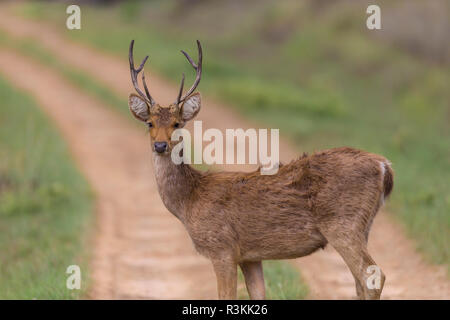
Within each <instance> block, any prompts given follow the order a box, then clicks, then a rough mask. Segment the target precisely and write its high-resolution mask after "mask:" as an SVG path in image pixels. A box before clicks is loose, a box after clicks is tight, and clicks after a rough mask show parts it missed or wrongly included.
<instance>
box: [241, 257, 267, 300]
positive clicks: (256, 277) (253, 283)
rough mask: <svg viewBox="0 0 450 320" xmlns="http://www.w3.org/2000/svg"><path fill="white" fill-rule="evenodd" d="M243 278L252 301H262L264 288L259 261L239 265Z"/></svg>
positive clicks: (264, 292) (264, 296) (264, 293)
mask: <svg viewBox="0 0 450 320" xmlns="http://www.w3.org/2000/svg"><path fill="white" fill-rule="evenodd" d="M239 266H240V267H241V270H242V273H243V274H244V278H245V285H246V286H247V291H248V294H249V296H250V299H252V300H264V299H265V298H266V288H265V285H264V274H263V267H262V262H261V261H247V262H241V263H240V264H239Z"/></svg>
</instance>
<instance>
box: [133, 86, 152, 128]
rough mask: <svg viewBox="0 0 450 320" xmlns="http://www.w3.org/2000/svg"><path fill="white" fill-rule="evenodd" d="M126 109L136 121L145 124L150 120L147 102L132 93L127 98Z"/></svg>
mask: <svg viewBox="0 0 450 320" xmlns="http://www.w3.org/2000/svg"><path fill="white" fill-rule="evenodd" d="M128 107H129V108H130V111H131V113H132V114H133V116H135V117H136V119H138V120H141V121H144V122H145V121H147V120H148V119H149V118H150V110H149V108H148V105H147V102H145V101H144V100H143V99H142V98H141V97H139V96H138V95H136V94H134V93H132V94H130V97H129V98H128Z"/></svg>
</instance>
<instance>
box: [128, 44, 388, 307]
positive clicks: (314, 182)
mask: <svg viewBox="0 0 450 320" xmlns="http://www.w3.org/2000/svg"><path fill="white" fill-rule="evenodd" d="M133 46H134V40H133V41H131V44H130V47H129V63H130V73H131V80H132V84H133V86H134V88H135V90H136V92H137V94H136V93H131V94H130V96H129V99H128V105H129V109H130V111H131V113H132V115H133V116H134V117H135V118H136V119H138V120H139V121H142V122H144V123H145V124H146V125H147V126H148V128H149V129H148V132H149V137H150V143H151V151H152V158H153V168H154V175H155V179H156V183H157V187H158V192H159V195H160V197H161V199H162V202H163V203H164V205H165V206H166V208H167V210H168V211H169V212H170V213H172V214H173V215H174V216H175V217H176V218H178V219H179V220H180V221H181V223H182V224H183V225H184V227H185V229H186V230H187V232H188V234H189V236H190V238H191V240H192V242H193V245H194V247H195V249H196V250H197V251H198V253H200V254H201V255H203V256H205V257H207V258H208V259H209V260H210V261H211V263H212V266H213V269H214V272H215V275H216V279H217V290H218V297H219V299H230V300H234V299H236V297H237V268H238V266H239V267H240V268H241V270H242V273H243V275H244V279H245V284H246V288H247V291H248V294H249V297H250V299H256V300H259V299H265V283H264V274H263V265H262V261H263V260H276V259H294V258H300V257H304V256H307V255H310V254H312V253H314V252H315V251H317V250H319V249H323V248H325V246H326V245H327V244H330V245H331V246H332V247H334V249H335V250H336V251H337V252H338V253H339V254H340V256H341V257H342V258H343V260H344V262H345V263H346V264H347V266H348V268H349V269H350V271H351V273H352V275H353V277H354V280H355V288H356V294H357V297H358V298H359V299H380V295H381V291H382V289H383V286H384V282H385V279H386V277H385V275H384V273H383V272H382V270H381V269H380V268H379V267H378V266H377V265H376V263H375V261H374V260H373V259H372V257H371V256H370V255H369V253H368V250H367V242H368V237H369V231H370V228H371V225H372V222H373V220H374V218H375V216H376V214H377V212H378V211H379V209H380V207H381V206H382V205H383V203H384V201H385V199H386V198H387V197H388V196H389V195H390V193H391V191H392V189H393V177H394V173H393V170H392V168H391V163H390V162H389V161H388V160H387V159H386V158H384V157H382V156H380V155H377V154H372V153H369V152H365V151H362V150H358V149H354V148H350V147H340V148H334V149H329V150H324V151H316V152H314V153H312V154H310V155H308V154H306V153H304V154H303V155H301V156H299V157H298V158H297V159H295V160H292V161H291V162H290V163H288V164H285V165H280V167H279V170H278V172H277V173H276V174H273V175H262V174H260V173H259V172H258V170H256V171H253V172H224V171H206V172H205V171H199V170H197V169H195V168H193V167H192V166H191V165H189V164H185V163H183V162H182V163H181V164H175V163H174V162H173V161H172V159H171V156H170V153H171V150H173V148H174V146H175V145H177V144H178V143H181V142H180V141H172V140H171V136H172V134H173V132H174V131H175V130H177V129H178V128H183V127H184V126H185V125H186V123H187V122H188V121H190V120H192V119H193V118H194V117H195V116H196V115H197V114H198V113H199V111H200V108H201V104H202V98H201V95H200V93H199V92H194V91H195V90H196V88H197V86H198V84H199V83H200V79H201V76H202V58H203V53H202V46H201V44H200V42H199V41H198V40H197V48H198V62H194V60H193V59H192V58H191V57H190V56H189V55H188V54H187V53H186V52H185V51H183V50H181V53H182V54H183V55H184V56H185V57H186V59H187V60H188V62H189V63H190V65H191V66H192V67H193V68H194V70H195V73H196V77H195V80H194V83H193V85H192V86H191V88H190V89H189V90H187V92H186V93H185V94H183V87H184V80H185V76H184V74H183V75H182V79H181V85H180V89H179V92H178V95H177V98H176V100H175V101H174V102H173V103H171V104H170V105H165V106H163V105H159V104H158V103H156V101H155V100H154V99H153V98H152V96H151V94H150V92H149V90H148V87H147V84H146V80H145V75H144V72H142V83H143V86H144V90H145V93H144V92H143V91H142V90H141V89H140V87H139V83H138V75H139V73H140V72H141V71H142V70H143V68H144V64H145V63H146V61H147V59H148V56H146V57H145V58H144V59H143V61H142V63H141V64H140V66H139V67H138V68H137V69H136V68H135V65H134V58H133ZM374 267H375V268H377V270H378V271H379V272H378V274H377V275H378V285H369V284H368V283H369V282H370V277H371V276H372V274H371V273H370V272H369V270H371V269H370V268H374ZM375 284H376V282H375Z"/></svg>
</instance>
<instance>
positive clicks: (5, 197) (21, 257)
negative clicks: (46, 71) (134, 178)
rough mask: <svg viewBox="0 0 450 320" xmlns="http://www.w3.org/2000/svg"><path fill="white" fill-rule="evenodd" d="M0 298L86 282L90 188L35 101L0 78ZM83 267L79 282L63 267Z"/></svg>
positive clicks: (47, 293)
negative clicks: (70, 278) (71, 280)
mask: <svg viewBox="0 0 450 320" xmlns="http://www.w3.org/2000/svg"><path fill="white" fill-rule="evenodd" d="M0 101H2V106H1V108H0V252H1V255H0V299H73V298H78V297H80V296H81V295H82V294H83V293H84V292H85V291H84V289H86V284H87V281H88V273H87V270H86V268H85V262H86V257H87V256H86V255H87V251H86V250H85V246H84V244H85V241H87V234H88V231H89V229H90V228H89V224H90V221H91V220H90V218H91V215H90V213H91V209H92V201H91V198H92V197H91V193H90V190H89V187H88V184H87V183H86V181H85V180H84V179H83V177H82V176H81V175H80V173H79V172H78V171H77V169H76V168H75V166H74V164H73V161H72V159H71V157H70V155H69V152H68V150H67V147H66V145H65V144H64V143H63V141H62V139H61V138H60V137H59V135H58V134H57V133H56V130H55V128H54V127H53V126H52V125H51V124H50V122H49V121H48V120H47V119H46V117H45V116H44V115H43V114H42V113H41V112H40V111H39V109H38V107H37V106H36V104H35V102H34V101H33V100H31V99H30V98H29V97H28V96H25V95H23V94H21V93H19V92H18V91H16V90H14V89H13V88H11V86H10V85H9V84H7V83H6V82H5V80H3V79H2V78H0ZM72 264H76V265H79V266H80V267H81V270H82V290H68V289H67V288H66V279H67V277H68V276H69V275H68V274H66V269H67V267H68V266H69V265H72Z"/></svg>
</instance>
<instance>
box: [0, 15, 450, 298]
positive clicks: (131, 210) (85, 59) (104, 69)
mask: <svg viewBox="0 0 450 320" xmlns="http://www.w3.org/2000/svg"><path fill="white" fill-rule="evenodd" d="M4 12H5V11H4V10H2V11H1V12H0V29H2V30H4V31H7V32H8V33H9V34H10V35H12V36H14V37H25V36H29V37H32V38H34V39H36V40H38V41H39V42H40V43H41V45H43V46H45V47H46V48H47V49H48V50H50V51H51V52H52V54H54V55H55V56H56V57H57V58H58V59H60V60H61V61H64V62H65V63H67V64H70V65H72V66H73V67H76V68H78V69H80V70H82V71H84V72H86V73H88V74H90V75H91V76H92V77H93V78H95V79H96V80H98V81H99V82H102V83H104V84H105V85H107V86H109V87H110V88H112V89H113V90H115V91H116V92H118V93H119V94H121V95H123V96H127V95H128V94H129V93H130V92H132V88H131V84H130V80H129V70H128V66H127V62H126V60H125V58H126V52H125V53H124V57H123V59H120V58H117V57H113V56H109V55H107V54H104V53H100V52H98V51H96V50H93V49H92V48H89V47H86V46H83V45H80V44H75V43H72V42H70V41H69V40H67V39H66V38H64V37H63V36H61V35H60V34H58V33H57V32H55V31H54V30H53V29H51V28H49V27H47V26H45V25H42V24H37V23H35V22H30V21H26V20H23V19H19V18H16V17H11V16H8V15H7V14H5V13H4ZM136 54H137V56H138V57H141V56H142V55H143V54H144V53H143V52H139V51H138V50H136ZM181 58H182V57H180V59H181ZM19 68H21V69H19ZM19 70H20V71H21V72H18V71H19ZM25 70H28V71H27V72H25ZM30 70H31V71H32V72H30ZM0 72H2V73H5V74H6V75H7V77H8V78H10V80H11V81H13V83H15V84H16V85H17V86H19V87H23V88H24V89H26V90H28V91H30V92H31V93H32V94H33V95H35V96H36V97H37V99H38V101H39V102H40V103H41V104H42V105H43V106H45V109H46V111H48V113H49V114H50V115H51V116H52V117H53V118H54V120H55V121H56V122H57V123H58V125H59V126H60V128H61V130H62V132H63V134H64V136H65V137H66V138H67V140H68V141H69V143H70V145H71V147H72V149H73V153H74V155H75V157H76V159H77V160H78V162H79V163H80V165H81V167H82V168H83V170H84V172H85V174H86V176H87V177H88V178H89V179H90V181H91V183H92V185H93V187H94V190H96V192H97V194H98V198H97V199H98V211H99V212H98V226H99V230H98V235H99V236H98V239H97V242H96V250H95V252H96V255H95V256H96V259H95V263H94V265H93V269H94V274H93V278H94V283H93V286H92V288H93V291H92V292H91V297H93V298H177V297H184V298H193V299H194V298H206V297H208V298H211V297H215V296H216V294H215V292H214V290H215V280H214V278H213V274H212V269H211V267H210V266H209V264H208V262H207V261H206V260H205V259H203V258H202V257H200V256H198V255H197V254H196V253H195V252H194V250H193V247H192V245H191V243H190V240H189V239H188V237H187V234H186V232H185V231H184V230H183V228H182V226H181V224H180V223H179V222H178V221H177V220H176V219H175V218H172V216H171V215H170V214H169V213H168V212H167V211H166V209H165V208H164V207H163V205H162V203H161V201H160V199H159V196H158V195H157V192H156V186H155V184H154V180H153V176H152V172H151V168H150V155H149V150H148V141H147V140H146V138H145V134H144V131H140V130H138V129H137V128H135V127H133V126H132V125H131V124H128V123H127V121H125V120H124V119H123V118H121V117H120V116H118V115H116V114H115V113H113V112H111V111H109V110H107V108H106V107H102V104H101V103H100V102H98V101H95V100H94V99H92V98H90V97H88V96H86V95H84V94H83V93H82V92H79V90H76V89H75V88H73V87H72V86H71V85H69V84H68V83H67V82H65V81H64V80H63V79H61V78H60V77H59V76H58V75H57V74H55V73H54V72H50V71H49V70H48V69H46V68H44V67H42V66H39V65H37V64H36V63H34V62H31V61H29V60H28V59H24V58H23V57H21V56H19V55H16V54H13V53H11V52H8V51H2V52H1V53H0ZM150 74H151V75H150V76H149V77H148V78H149V79H148V81H149V83H150V86H151V88H152V93H153V92H154V96H155V98H156V99H157V100H158V101H160V102H161V103H166V102H170V101H171V100H173V97H174V95H175V94H176V92H177V89H176V88H175V87H174V86H173V85H172V84H170V83H168V82H167V81H164V80H163V79H162V78H160V77H157V76H155V75H154V73H150ZM24 75H27V76H24ZM55 88H57V90H55ZM68 102H69V103H68ZM73 102H76V106H73ZM203 105H204V107H203V108H202V111H201V113H200V115H199V119H201V120H203V121H204V127H205V128H208V127H215V128H219V129H221V130H223V129H225V128H238V127H241V128H248V127H258V126H257V125H256V124H254V123H250V122H249V121H244V120H243V119H242V118H241V117H240V116H239V115H237V114H235V113H234V112H233V111H231V109H230V108H228V107H227V106H225V105H223V104H220V103H218V102H217V101H214V100H211V99H208V98H207V97H206V99H204V103H203ZM124 108H126V106H124ZM69 118H70V119H71V121H67V119H69ZM113 129H114V130H113ZM281 133H282V129H281ZM280 148H281V150H280V151H281V160H282V161H288V160H290V159H292V158H294V157H295V155H296V154H299V152H296V151H295V150H296V148H294V147H292V145H290V144H289V143H288V142H286V141H283V142H282V143H281V146H280ZM225 169H236V167H234V168H233V167H232V166H230V167H228V168H225ZM239 169H249V168H241V167H240V168H239ZM394 192H395V190H394ZM369 251H370V252H371V254H372V256H373V258H374V259H375V261H377V263H378V264H379V265H380V266H381V268H382V269H383V271H384V273H385V274H386V275H387V281H386V285H385V290H384V291H383V295H382V298H384V299H450V285H449V280H448V278H447V275H446V270H445V268H443V267H438V266H431V265H429V264H427V263H426V262H425V261H424V260H423V259H422V257H421V256H420V255H419V254H418V253H416V252H415V250H414V245H413V243H412V242H411V241H410V240H409V239H407V238H406V237H405V235H404V232H403V230H402V229H401V228H400V226H399V225H397V224H396V223H394V222H393V221H392V219H391V218H390V217H389V216H388V215H387V214H386V213H384V212H382V213H380V214H379V215H378V217H377V218H376V219H375V223H374V227H373V229H372V232H371V236H370V239H369ZM292 263H293V264H294V265H297V266H299V267H300V269H301V271H302V274H303V276H304V278H305V279H306V280H307V282H308V285H309V286H310V288H311V292H312V294H311V298H320V299H339V298H341V299H347V298H352V297H354V284H353V283H354V282H353V278H352V276H351V274H350V272H349V271H348V269H347V267H346V266H345V264H344V263H343V262H342V259H341V258H340V257H339V256H338V255H337V253H336V252H335V251H334V250H333V249H332V248H327V249H326V250H324V251H321V252H318V253H315V254H313V255H311V256H309V257H305V258H301V259H297V260H293V261H292ZM198 283H200V284H201V286H199V285H198ZM196 284H197V285H196Z"/></svg>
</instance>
